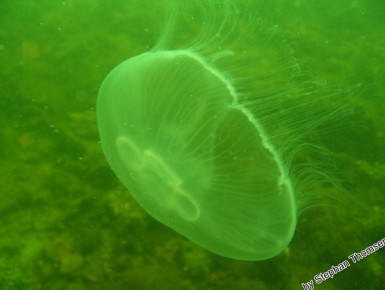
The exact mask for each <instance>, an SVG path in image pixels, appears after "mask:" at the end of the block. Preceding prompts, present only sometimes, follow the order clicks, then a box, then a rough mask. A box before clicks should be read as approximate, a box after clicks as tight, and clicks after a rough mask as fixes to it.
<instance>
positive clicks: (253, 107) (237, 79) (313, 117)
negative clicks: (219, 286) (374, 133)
mask: <svg viewBox="0 0 385 290" xmlns="http://www.w3.org/2000/svg"><path fill="white" fill-rule="evenodd" d="M178 2H179V3H178V4H174V6H175V7H171V8H170V7H168V6H167V7H166V8H165V10H166V11H168V12H166V13H165V15H167V20H166V22H165V24H164V26H163V30H161V32H160V36H159V38H158V40H157V41H156V43H155V45H154V46H153V47H152V48H151V49H150V50H148V51H144V52H143V53H141V54H139V55H136V56H132V57H130V58H128V59H127V60H125V61H123V62H122V63H121V64H119V65H118V66H116V67H115V68H114V69H113V70H112V71H111V72H110V73H109V74H108V75H107V77H106V78H105V79H104V81H103V83H102V85H101V88H100V91H99V94H98V98H97V119H98V126H99V131H100V138H101V144H102V147H103V151H104V153H105V155H106V158H107V161H108V163H109V165H110V166H111V168H112V170H113V171H114V172H115V174H116V175H117V177H118V178H119V179H120V180H121V182H122V183H123V184H124V185H125V187H126V188H127V189H128V191H129V192H130V194H131V195H132V196H133V197H134V198H135V200H136V201H137V202H138V203H139V204H140V206H141V207H143V209H145V211H146V212H147V213H148V214H149V215H151V216H152V217H153V218H155V219H156V220H158V221H160V222H161V223H163V224H164V225H166V226H168V227H170V228H171V229H173V230H174V231H175V232H177V233H179V234H181V235H183V236H184V237H186V238H188V239H189V240H191V241H193V242H194V243H196V244H198V245H200V246H201V247H203V248H205V249H207V250H209V251H211V252H213V253H215V254H218V255H221V256H224V257H228V258H233V259H238V260H249V261H257V260H265V259H269V258H272V257H274V256H277V255H278V254H280V253H281V252H282V251H283V250H284V249H285V248H286V247H287V246H288V244H289V243H290V241H291V240H292V237H293V235H294V232H295V229H296V224H297V216H298V212H299V211H300V210H301V209H302V208H303V207H304V204H305V203H307V201H306V202H305V201H304V200H309V198H308V197H306V196H309V195H306V192H305V191H306V189H308V186H307V185H306V184H307V183H309V180H311V176H312V175H311V174H308V172H314V171H315V170H314V171H312V170H311V168H312V165H311V164H306V163H305V164H302V166H298V165H296V166H294V165H293V160H294V159H295V156H297V155H298V152H300V151H301V149H303V148H304V147H306V145H304V143H301V142H302V141H301V140H302V138H303V136H304V135H306V134H307V133H309V132H313V131H314V130H317V128H318V127H319V124H320V123H322V121H323V120H325V119H328V118H329V117H330V113H326V111H325V110H323V109H322V107H323V105H322V104H327V103H328V102H329V100H330V99H332V97H333V93H329V92H326V93H325V91H323V90H322V89H320V86H322V85H320V84H319V82H317V81H313V80H310V79H308V78H307V76H306V74H304V73H303V72H302V70H301V67H300V65H299V64H298V61H297V60H296V59H295V58H294V56H293V52H292V50H291V49H290V47H289V45H287V44H286V43H285V41H284V40H280V39H279V37H278V36H277V33H276V30H277V29H278V28H277V27H276V26H274V25H271V24H270V23H269V22H268V21H267V20H265V19H263V18H262V17H259V16H258V15H257V13H255V11H254V8H252V7H253V5H244V4H245V3H246V2H247V1H242V3H243V5H241V4H240V3H237V2H239V1H226V0H225V1H178ZM203 2H204V3H203ZM316 147H317V146H316V145H315V146H312V148H316ZM320 175H322V174H320ZM305 183H306V184H305Z"/></svg>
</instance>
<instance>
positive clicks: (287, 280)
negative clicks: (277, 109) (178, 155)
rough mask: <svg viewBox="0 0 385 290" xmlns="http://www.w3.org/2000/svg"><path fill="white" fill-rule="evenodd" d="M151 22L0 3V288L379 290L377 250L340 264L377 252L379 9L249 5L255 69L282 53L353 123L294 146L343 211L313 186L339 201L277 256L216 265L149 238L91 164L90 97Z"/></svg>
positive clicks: (381, 164)
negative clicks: (258, 47) (257, 54)
mask: <svg viewBox="0 0 385 290" xmlns="http://www.w3.org/2000/svg"><path fill="white" fill-rule="evenodd" d="M233 2H234V3H235V2H237V4H236V5H239V7H240V8H241V7H244V5H246V2H250V1H246V0H243V1H241V0H239V1H233ZM271 2H274V3H271ZM162 7H163V6H162V5H161V2H160V1H154V0H152V1H150V0H145V1H139V0H136V1H135V0H126V1H123V0H118V1H106V0H84V1H53V0H47V1H37V0H17V1H9V0H3V1H1V3H0V109H1V113H0V125H1V128H2V130H1V131H0V141H1V146H0V173H1V174H0V188H1V191H0V223H1V226H0V289H302V287H301V283H305V282H309V281H310V280H314V276H315V275H316V274H319V273H321V272H325V271H327V270H329V269H330V268H331V267H332V266H337V265H338V264H339V263H341V262H343V261H344V260H348V261H349V262H350V266H349V267H348V268H347V269H345V270H344V271H343V272H340V273H338V274H337V275H336V276H335V277H334V278H333V279H328V280H326V281H324V282H322V283H321V284H319V285H315V289H322V288H323V289H382V288H383V285H384V284H385V269H384V267H383V265H384V262H385V248H380V249H378V251H376V252H374V253H372V254H371V255H370V256H368V257H366V258H364V259H363V260H361V261H359V262H357V263H353V262H352V261H351V260H350V259H348V256H349V255H351V254H352V253H354V252H360V251H361V250H363V249H365V248H367V247H368V246H370V245H372V244H374V243H375V242H377V241H379V240H381V239H382V238H384V237H385V231H384V228H385V223H384V222H383V221H382V220H383V218H382V213H383V212H384V209H385V197H384V191H385V152H384V149H383V148H385V131H384V128H385V118H384V113H385V95H384V89H385V81H384V79H385V73H384V71H385V65H384V64H385V50H384V47H385V41H384V39H385V34H384V31H385V21H384V20H383V19H384V16H385V13H384V11H385V4H384V2H383V1H380V0H370V1H330V0H327V1H300V0H296V1H287V0H280V1H267V0H265V1H255V5H253V7H257V8H255V11H258V15H263V18H264V19H265V21H266V23H269V24H268V26H271V27H274V30H275V33H274V36H273V39H272V40H271V39H270V40H269V38H268V37H266V35H264V39H266V41H267V42H268V44H267V45H266V47H267V48H268V49H269V50H268V51H266V54H267V56H269V51H271V50H274V49H276V48H277V44H281V43H282V41H283V40H285V41H286V44H287V47H285V49H287V50H290V53H291V54H292V55H294V56H295V59H296V60H295V62H296V63H297V64H298V65H300V66H301V67H302V71H303V74H306V75H310V74H311V75H312V76H313V77H314V79H317V80H322V81H325V83H327V86H328V87H330V88H331V92H335V90H337V89H335V88H337V87H338V88H344V89H343V90H344V91H345V92H348V93H346V94H345V95H347V96H348V98H347V99H344V101H343V102H344V103H346V105H347V107H348V108H353V109H352V112H351V114H350V115H349V116H347V117H346V118H337V120H334V119H331V120H329V121H326V123H325V124H323V128H321V130H319V131H314V133H313V134H312V133H309V134H308V135H307V137H306V138H307V139H306V141H307V142H309V143H314V144H316V145H319V146H322V147H324V148H326V149H327V150H328V152H330V154H329V153H328V154H326V155H327V156H328V157H327V159H325V160H324V161H328V162H329V161H331V160H332V163H333V164H329V165H330V166H327V169H328V170H330V171H333V172H338V174H335V175H336V176H338V179H340V182H339V183H340V184H341V185H340V187H343V188H344V189H345V193H344V194H346V195H349V196H351V197H352V200H350V199H344V198H343V195H344V194H342V198H341V194H340V193H338V192H337V190H336V187H335V186H333V185H331V184H330V183H326V184H321V185H319V187H321V188H320V189H319V191H320V192H327V193H328V196H333V195H334V194H335V196H336V199H338V200H339V199H340V198H341V199H342V200H341V202H336V203H335V204H333V202H331V201H332V200H333V199H328V200H325V204H326V206H324V207H322V206H321V207H312V205H313V204H312V203H311V202H309V204H308V207H310V208H309V209H308V210H306V211H304V212H303V213H302V214H301V215H299V216H298V222H297V228H296V231H295V234H294V237H293V240H292V241H291V243H290V244H289V245H288V247H287V248H286V249H285V250H283V252H282V253H281V254H280V255H278V256H277V257H275V258H272V259H270V260H266V261H259V262H245V261H236V260H232V259H228V258H223V257H220V256H217V255H215V254H212V253H210V252H209V251H207V250H205V249H203V248H201V247H199V246H198V245H196V244H194V243H192V242H191V241H189V240H187V239H186V238H184V237H183V236H181V235H179V234H177V233H175V232H174V231H172V230H170V229H168V228H167V227H165V226H164V225H163V224H161V223H158V222H157V221H156V220H154V219H153V218H151V217H150V216H149V215H148V214H147V213H146V212H145V211H144V210H143V209H142V208H141V207H140V206H139V205H138V204H137V202H136V201H135V200H134V198H133V197H132V196H131V195H130V194H129V191H128V190H127V189H126V188H125V187H124V186H123V185H122V184H121V182H120V181H119V180H118V179H117V178H116V177H115V175H114V173H113V171H112V170H111V169H110V167H109V165H108V164H107V161H106V159H105V156H104V154H103V151H102V147H101V144H100V137H99V131H98V127H97V122H96V111H95V106H96V97H97V95H98V90H99V87H100V85H101V83H102V81H103V79H104V78H105V76H106V75H107V74H108V73H109V72H110V71H111V69H112V68H113V67H115V66H116V65H117V64H119V63H121V62H122V61H124V60H126V59H128V58H130V57H133V56H135V55H138V54H140V53H143V52H145V51H147V50H149V49H150V48H151V47H153V45H154V43H155V42H156V40H157V38H158V34H159V31H160V28H159V27H160V24H159V23H160V22H161V21H162V20H161V19H162V18H167V14H166V16H163V17H162V15H163V14H162V11H163V10H162ZM166 7H167V6H166ZM253 9H254V8H253ZM180 13H181V15H180V17H181V19H184V20H185V22H186V23H189V24H188V25H186V26H185V27H184V32H183V35H181V36H179V41H180V42H183V41H184V40H185V39H189V38H191V36H189V33H190V34H191V35H193V34H194V33H195V31H196V27H199V26H200V21H202V19H200V18H199V17H198V18H195V19H193V21H191V18H192V16H195V15H196V13H195V11H182V12H180ZM266 31H268V30H266ZM266 34H267V32H266ZM269 41H270V42H269ZM289 47H290V49H289ZM252 49H253V48H252V47H250V48H249V50H252ZM280 49H282V46H280ZM288 52H289V51H288ZM261 57H262V55H261ZM277 61H279V60H277ZM277 65H278V66H280V65H281V64H280V63H278V64H277ZM281 66H282V65H281ZM300 75H301V74H299V75H298V77H300ZM341 95H344V94H341ZM327 100H328V101H329V99H327ZM321 106H329V105H328V104H326V105H325V104H322V105H321ZM333 106H334V104H332V103H330V107H333ZM328 122H329V123H328ZM282 126H283V125H282ZM326 149H325V150H326ZM306 152H307V153H304V155H303V156H301V158H302V159H304V160H306V162H307V163H309V164H311V163H312V162H313V163H317V162H318V163H322V161H323V158H322V156H321V157H319V154H318V153H319V151H318V150H316V151H315V152H313V151H312V150H307V151H306ZM317 152H318V153H317ZM330 156H333V159H330ZM325 158H326V157H325ZM313 159H314V161H313ZM329 163H330V162H329ZM325 167H326V166H325V165H321V168H325ZM329 167H330V169H329ZM333 176H334V173H333ZM335 178H337V177H335ZM353 201H354V202H356V203H361V204H363V206H362V207H360V206H359V205H354V202H353ZM322 203H323V200H322V198H321V199H318V203H317V204H322Z"/></svg>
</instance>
